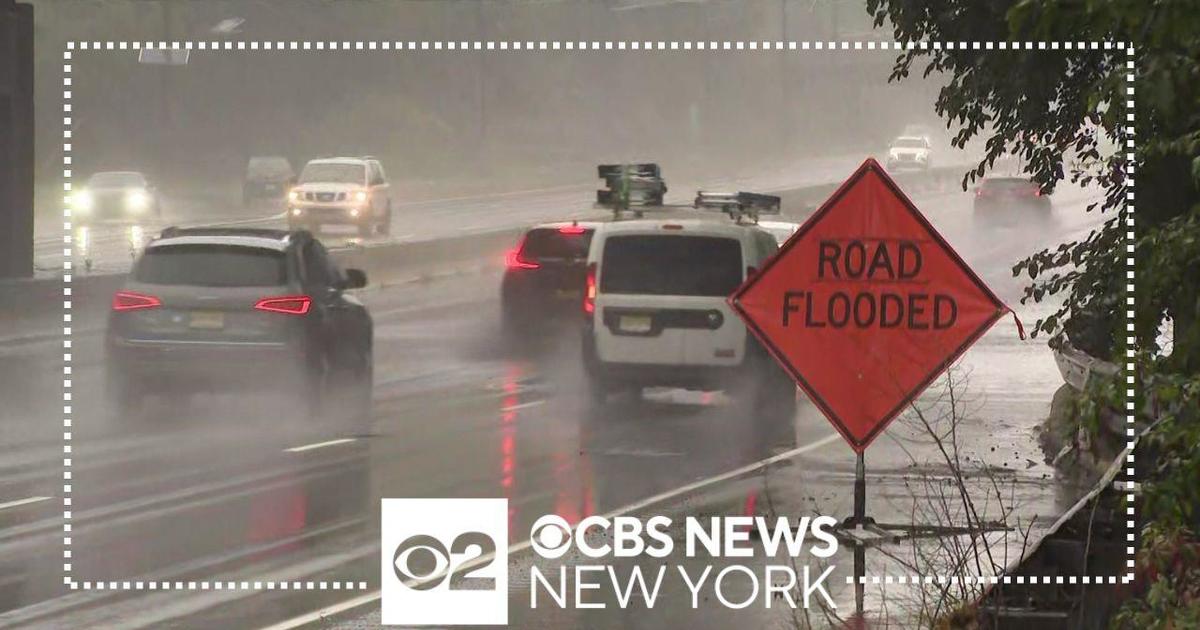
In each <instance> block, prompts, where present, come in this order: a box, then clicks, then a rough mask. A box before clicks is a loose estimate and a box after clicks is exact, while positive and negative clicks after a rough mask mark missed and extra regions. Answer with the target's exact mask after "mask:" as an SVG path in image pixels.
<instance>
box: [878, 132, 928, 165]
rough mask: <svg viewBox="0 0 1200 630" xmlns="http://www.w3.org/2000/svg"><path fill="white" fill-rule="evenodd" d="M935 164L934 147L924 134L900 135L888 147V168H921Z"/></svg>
mask: <svg viewBox="0 0 1200 630" xmlns="http://www.w3.org/2000/svg"><path fill="white" fill-rule="evenodd" d="M931 166H933V147H932V146H931V145H930V143H929V139H928V138H926V137H924V136H900V137H899V138H896V139H895V140H893V141H892V145H891V146H890V147H888V155H887V168H888V169H889V170H891V169H899V168H921V169H927V168H929V167H931Z"/></svg>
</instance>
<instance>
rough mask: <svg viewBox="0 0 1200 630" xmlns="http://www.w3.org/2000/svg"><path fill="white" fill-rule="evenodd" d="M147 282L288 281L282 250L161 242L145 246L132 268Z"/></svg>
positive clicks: (238, 284) (229, 283) (264, 283)
mask: <svg viewBox="0 0 1200 630" xmlns="http://www.w3.org/2000/svg"><path fill="white" fill-rule="evenodd" d="M133 278H134V280H136V281H138V282H143V283H146V284H175V285H186V286H199V287H267V286H279V285H281V284H286V283H287V259H286V258H285V257H284V254H283V252H280V251H275V250H272V249H262V248H258V247H244V246H238V245H164V246H161V247H152V248H149V249H147V250H146V253H145V254H143V255H142V258H141V260H139V261H138V263H137V266H136V267H135V268H134V270H133Z"/></svg>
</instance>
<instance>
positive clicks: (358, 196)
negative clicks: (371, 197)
mask: <svg viewBox="0 0 1200 630" xmlns="http://www.w3.org/2000/svg"><path fill="white" fill-rule="evenodd" d="M366 200H367V193H366V191H364V190H360V191H358V192H356V193H354V201H356V202H358V203H363V202H365V201H366Z"/></svg>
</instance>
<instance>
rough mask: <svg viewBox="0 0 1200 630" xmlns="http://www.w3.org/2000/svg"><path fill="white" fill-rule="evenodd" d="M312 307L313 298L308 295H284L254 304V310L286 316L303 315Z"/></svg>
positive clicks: (266, 298) (264, 299)
mask: <svg viewBox="0 0 1200 630" xmlns="http://www.w3.org/2000/svg"><path fill="white" fill-rule="evenodd" d="M311 307H312V298H310V297H308V296H307V295H282V296H279V297H265V298H263V299H261V300H259V301H257V302H255V303H254V309H255V310H258V311H267V312H269V313H283V314H285V315H303V314H305V313H307V312H308V309H309V308H311Z"/></svg>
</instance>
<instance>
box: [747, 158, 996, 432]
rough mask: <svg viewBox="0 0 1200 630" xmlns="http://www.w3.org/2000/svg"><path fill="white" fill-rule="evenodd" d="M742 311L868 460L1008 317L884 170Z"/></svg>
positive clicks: (861, 184)
mask: <svg viewBox="0 0 1200 630" xmlns="http://www.w3.org/2000/svg"><path fill="white" fill-rule="evenodd" d="M730 304H731V305H732V307H733V308H734V310H736V311H737V312H738V314H739V315H741V317H742V319H743V320H745V322H746V324H747V325H748V326H749V327H750V329H751V330H752V331H754V334H755V335H756V336H757V337H758V338H759V339H760V340H761V341H762V343H763V344H764V345H765V346H766V347H767V348H768V349H769V350H770V351H771V353H772V354H773V355H774V356H775V358H776V359H777V360H778V361H779V362H780V363H781V364H782V365H783V367H784V368H785V369H786V370H787V372H788V373H789V374H791V376H792V378H793V379H795V380H796V382H797V383H798V384H799V385H800V387H801V388H803V389H804V391H805V393H807V394H808V396H809V397H810V398H811V399H812V400H813V402H814V403H815V404H816V405H817V406H818V407H819V408H820V409H821V411H822V412H823V413H824V414H825V416H826V417H827V418H829V421H830V422H831V423H833V426H834V427H835V428H837V430H838V432H840V433H841V434H842V437H844V438H845V439H846V441H847V442H848V443H849V444H850V446H851V447H852V448H854V450H855V451H856V452H858V453H862V452H863V451H864V450H866V448H867V446H868V445H869V444H870V443H871V441H872V440H873V439H875V437H876V436H878V435H879V434H880V433H881V432H882V431H883V429H884V428H885V427H887V425H888V423H890V422H891V421H892V419H894V418H895V417H896V416H897V415H899V413H900V412H901V410H903V409H904V407H905V405H907V404H909V403H910V402H911V401H912V400H913V399H915V398H916V397H917V396H918V395H920V393H921V392H922V391H924V390H925V388H926V387H928V386H929V384H930V383H931V382H933V380H934V379H935V378H937V377H938V375H939V374H941V373H942V372H943V371H944V370H945V369H946V368H947V367H948V366H949V365H950V364H951V363H952V362H953V361H954V360H955V359H957V358H958V357H959V355H961V354H962V353H963V352H964V351H966V349H967V348H968V347H970V346H971V344H973V343H975V341H977V340H978V339H979V338H980V337H981V336H983V334H984V333H985V332H987V330H988V329H989V328H991V326H992V324H994V323H995V322H996V320H997V319H999V318H1000V317H1001V316H1002V315H1003V314H1004V313H1005V312H1007V311H1008V308H1007V307H1006V306H1005V305H1004V304H1003V303H1002V302H1001V301H1000V300H999V298H997V297H996V295H995V294H994V293H993V292H992V291H991V289H989V288H988V287H987V286H986V285H984V283H983V281H982V280H980V279H979V277H978V276H977V275H975V272H973V271H971V269H970V268H969V267H967V265H966V263H964V262H963V260H962V258H960V257H959V255H958V254H957V253H956V252H955V251H954V250H953V249H952V248H951V247H950V245H949V244H948V243H946V241H945V239H943V238H942V236H941V235H940V234H938V233H937V231H936V230H934V229H933V226H932V225H930V224H929V221H928V220H927V219H926V218H925V217H924V216H923V215H922V214H921V212H920V211H919V210H917V208H916V206H914V205H913V203H912V201H910V200H909V199H908V197H906V196H905V195H904V193H903V192H901V191H900V188H899V187H898V186H897V185H896V182H894V181H893V180H892V178H891V177H888V175H887V173H886V172H884V170H883V168H882V167H881V166H880V165H879V163H878V162H876V161H875V160H873V159H868V160H867V161H866V162H864V163H863V165H862V166H860V167H859V168H858V170H857V171H856V172H855V173H854V175H852V176H851V177H850V179H848V180H846V182H845V183H843V184H842V185H841V187H840V188H838V190H837V191H836V192H834V193H833V196H831V197H830V198H829V199H828V200H827V201H826V202H825V203H824V204H823V205H822V206H821V207H820V208H819V209H818V210H817V211H816V212H815V213H814V214H813V216H812V217H810V218H809V219H808V221H806V222H805V223H804V225H802V226H801V227H800V229H799V230H797V231H796V233H795V234H793V235H792V237H791V238H790V239H789V240H788V241H787V242H786V243H784V244H783V246H782V247H781V248H780V250H779V252H778V253H777V254H776V255H775V256H774V257H773V258H771V259H770V260H769V261H767V263H766V264H765V265H764V266H763V268H762V270H761V271H759V272H758V273H757V274H754V275H752V276H751V277H750V278H749V279H748V280H747V281H746V282H745V283H744V284H743V285H742V286H741V287H739V288H738V290H737V291H736V292H735V293H734V294H733V296H732V297H730Z"/></svg>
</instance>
